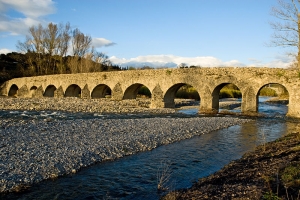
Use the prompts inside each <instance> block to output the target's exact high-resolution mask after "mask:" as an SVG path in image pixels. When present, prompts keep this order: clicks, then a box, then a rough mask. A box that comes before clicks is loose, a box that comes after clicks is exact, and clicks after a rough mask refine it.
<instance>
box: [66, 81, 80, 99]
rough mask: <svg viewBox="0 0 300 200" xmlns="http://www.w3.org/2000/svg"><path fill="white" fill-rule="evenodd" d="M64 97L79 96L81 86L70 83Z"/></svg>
mask: <svg viewBox="0 0 300 200" xmlns="http://www.w3.org/2000/svg"><path fill="white" fill-rule="evenodd" d="M65 97H81V88H80V87H79V86H78V85H76V84H72V85H70V86H69V87H68V88H67V89H66V92H65Z"/></svg>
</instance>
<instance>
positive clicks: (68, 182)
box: [0, 98, 297, 200]
mask: <svg viewBox="0 0 300 200" xmlns="http://www.w3.org/2000/svg"><path fill="white" fill-rule="evenodd" d="M264 101H265V99H263V98H261V99H260V104H259V105H260V106H259V112H263V113H265V114H266V115H267V117H264V118H255V120H253V121H251V122H248V123H245V124H243V125H237V126H232V127H229V128H226V129H222V130H218V131H214V132H211V133H209V134H204V135H201V136H197V137H193V138H191V139H188V140H183V141H180V142H177V143H173V144H170V145H166V146H161V147H158V148H156V149H154V150H152V151H148V152H142V153H138V154H136V155H132V156H127V157H124V158H121V159H118V160H115V161H109V162H103V163H99V164H96V165H94V166H91V167H88V168H85V169H83V170H81V171H79V172H78V173H76V174H73V175H68V176H64V177H61V178H58V179H56V180H48V181H43V182H41V183H39V184H37V185H34V186H33V187H31V188H30V189H29V190H28V191H26V192H24V193H20V194H15V193H12V194H8V195H2V196H0V198H5V199H150V200H151V199H153V200H156V199H159V197H160V196H161V195H162V194H164V192H161V191H158V190H157V185H158V180H159V179H160V178H161V177H162V176H161V174H163V172H164V171H166V176H167V181H166V182H165V184H164V186H165V188H166V189H167V191H170V190H173V189H179V188H187V187H190V186H191V185H192V183H193V182H195V181H197V180H198V178H201V177H204V176H208V175H209V174H211V173H214V172H216V171H217V170H219V169H221V168H222V167H224V166H225V165H226V164H228V163H229V162H230V161H232V160H234V159H238V158H240V157H241V156H242V155H243V154H244V153H245V152H247V151H251V150H253V149H254V148H255V147H256V146H258V145H260V144H262V143H264V142H269V141H273V140H275V139H277V138H279V137H281V136H283V135H284V134H285V133H286V132H289V131H292V130H293V129H294V127H295V126H296V124H297V121H294V120H289V119H286V118H285V117H284V114H285V113H286V111H287V106H285V105H273V104H268V103H264ZM235 111H236V112H238V110H235ZM180 112H181V114H180V116H183V117H195V116H197V117H199V115H198V114H197V109H187V110H181V111H180ZM0 115H2V116H3V115H7V117H16V118H18V117H22V118H30V117H33V118H34V117H37V118H49V117H57V118H61V119H68V118H78V117H79V118H94V117H97V118H108V117H126V118H128V117H129V118H136V117H139V118H142V117H151V116H143V115H114V116H105V115H93V114H82V115H74V114H67V113H64V112H50V111H47V112H46V111H45V112H36V113H30V112H26V111H23V112H20V111H16V112H4V111H3V112H0ZM170 117H172V115H170Z"/></svg>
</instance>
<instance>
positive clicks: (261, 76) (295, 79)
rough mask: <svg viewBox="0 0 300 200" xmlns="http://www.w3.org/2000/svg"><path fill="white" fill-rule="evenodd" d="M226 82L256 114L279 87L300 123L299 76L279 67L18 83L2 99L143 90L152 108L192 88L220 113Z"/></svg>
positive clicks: (203, 107)
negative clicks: (262, 97) (263, 93)
mask: <svg viewBox="0 0 300 200" xmlns="http://www.w3.org/2000/svg"><path fill="white" fill-rule="evenodd" d="M228 83H232V84H234V85H236V86H237V87H238V88H239V89H240V91H241V93H242V107H241V111H242V112H243V113H253V112H254V113H255V112H257V110H258V94H259V91H260V89H261V88H262V87H264V86H266V85H268V84H273V83H275V84H280V85H282V86H283V87H285V88H286V90H287V91H288V92H289V105H288V113H287V115H288V116H290V117H296V118H300V90H299V89H300V72H299V71H297V70H288V69H275V68H248V67H247V68H246V67H245V68H243V67H237V68H231V67H225V68H183V69H155V70H128V71H115V72H97V73H82V74H59V75H47V76H36V77H24V78H15V79H12V80H9V81H7V82H5V83H4V84H3V85H2V86H1V88H0V89H1V94H2V95H4V96H16V97H36V98H41V97H54V98H63V97H80V98H104V97H105V96H106V94H107V93H108V91H109V93H110V94H111V98H112V99H113V100H123V99H134V98H136V97H137V93H138V90H139V88H140V87H141V86H146V87H147V88H148V89H149V90H150V91H151V104H150V107H151V108H164V107H168V108H170V107H174V106H175V103H174V98H175V94H176V92H177V90H178V89H179V88H180V87H181V86H183V85H186V84H188V85H191V86H193V87H194V88H195V89H196V90H197V92H198V93H199V96H200V98H201V103H200V108H199V112H200V113H216V112H218V111H219V92H220V89H222V87H223V86H225V85H226V84H228Z"/></svg>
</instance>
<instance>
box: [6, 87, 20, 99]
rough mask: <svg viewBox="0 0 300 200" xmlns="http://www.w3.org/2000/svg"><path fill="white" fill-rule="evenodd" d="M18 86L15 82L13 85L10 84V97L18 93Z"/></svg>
mask: <svg viewBox="0 0 300 200" xmlns="http://www.w3.org/2000/svg"><path fill="white" fill-rule="evenodd" d="M18 90H19V88H18V86H17V85H16V84H13V85H12V86H10V88H9V91H8V96H10V97H14V96H17V95H18Z"/></svg>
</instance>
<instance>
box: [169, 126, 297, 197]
mask: <svg viewBox="0 0 300 200" xmlns="http://www.w3.org/2000/svg"><path fill="white" fill-rule="evenodd" d="M163 199H165V200H168V199H178V200H179V199H300V128H299V126H298V128H297V130H295V131H294V132H292V133H289V134H288V135H286V136H284V137H282V138H280V139H277V140H276V141H274V142H270V143H266V144H263V145H261V146H258V147H257V148H256V149H255V151H253V152H250V153H246V154H245V155H244V156H243V157H242V158H241V159H239V160H235V161H232V162H231V163H230V164H228V165H227V166H225V167H224V168H223V169H221V170H220V171H218V172H216V173H214V174H212V175H210V176H208V177H205V178H202V179H199V181H198V182H197V183H195V184H194V185H193V186H192V187H191V188H189V189H183V190H179V191H176V192H171V193H169V194H168V195H167V196H165V197H164V198H163Z"/></svg>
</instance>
